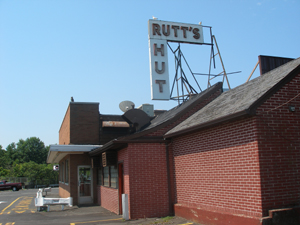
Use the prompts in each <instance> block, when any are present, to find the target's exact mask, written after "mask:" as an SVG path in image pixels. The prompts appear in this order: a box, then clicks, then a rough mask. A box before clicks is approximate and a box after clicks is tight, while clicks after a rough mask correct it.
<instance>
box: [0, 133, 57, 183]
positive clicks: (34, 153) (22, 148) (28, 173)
mask: <svg viewBox="0 0 300 225" xmlns="http://www.w3.org/2000/svg"><path fill="white" fill-rule="evenodd" d="M48 151H49V146H47V147H46V146H45V145H44V143H43V142H42V141H41V140H40V139H39V138H36V137H31V138H27V139H26V140H23V139H20V140H19V142H18V143H17V144H16V143H14V142H13V143H11V144H10V145H8V146H7V148H6V150H4V149H3V148H2V146H1V145H0V178H1V177H8V176H9V177H28V178H29V180H30V181H31V182H32V183H37V181H38V182H39V183H43V184H49V182H53V181H57V177H58V173H57V172H56V171H53V165H51V164H48V165H47V164H46V160H47V154H48Z"/></svg>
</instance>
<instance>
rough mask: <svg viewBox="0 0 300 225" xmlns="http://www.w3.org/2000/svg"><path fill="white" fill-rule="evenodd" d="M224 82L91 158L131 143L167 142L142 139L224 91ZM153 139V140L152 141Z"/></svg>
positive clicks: (110, 143)
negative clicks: (211, 96) (218, 92)
mask: <svg viewBox="0 0 300 225" xmlns="http://www.w3.org/2000/svg"><path fill="white" fill-rule="evenodd" d="M222 85H223V84H222V82H219V83H216V84H214V85H213V86H211V87H209V88H207V89H206V90H205V91H202V92H201V93H199V94H197V95H194V96H193V97H191V98H190V99H189V100H188V101H186V102H183V103H182V104H180V105H178V106H176V107H174V108H172V109H170V110H169V111H166V112H164V113H162V114H160V115H158V116H156V117H155V118H154V119H153V120H152V121H151V122H150V124H149V125H148V126H147V127H145V128H144V129H143V130H141V131H139V132H136V133H134V134H131V135H127V136H122V137H119V138H117V139H114V140H111V141H109V142H108V143H106V144H105V145H103V146H102V147H100V148H97V149H94V150H93V151H91V152H90V153H89V154H90V156H96V155H99V154H100V153H102V152H104V151H106V150H117V149H120V148H123V147H125V146H126V144H127V143H129V142H135V141H136V142H141V141H142V142H143V141H151V140H152V141H154V142H165V140H164V138H163V137H152V138H149V139H142V140H139V139H140V138H143V137H144V136H145V135H147V134H149V133H151V132H154V131H156V130H159V129H161V128H163V127H165V126H167V125H169V124H171V123H173V122H174V121H176V120H178V119H179V118H180V117H181V116H182V115H184V114H185V113H188V112H189V111H190V110H191V109H193V107H195V106H196V105H197V104H199V103H200V102H202V101H205V100H206V99H207V97H209V96H210V95H213V94H214V93H216V92H217V91H219V90H222V89H223V88H222ZM150 139H151V140H150Z"/></svg>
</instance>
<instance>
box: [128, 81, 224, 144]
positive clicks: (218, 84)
mask: <svg viewBox="0 0 300 225" xmlns="http://www.w3.org/2000/svg"><path fill="white" fill-rule="evenodd" d="M211 88H212V89H211V90H209V91H208V92H207V93H204V95H203V96H201V97H200V99H198V100H201V99H202V98H206V97H207V96H209V95H211V94H213V93H214V92H216V91H217V90H219V89H222V90H223V83H222V82H218V83H216V84H215V85H213V86H211ZM206 90H207V89H206ZM206 90H204V91H206ZM199 94H201V93H199ZM198 103H199V101H195V102H194V103H192V104H191V105H189V106H188V107H187V108H186V109H185V110H183V111H182V112H180V113H178V114H177V115H176V116H174V117H173V118H171V119H170V120H167V121H165V122H163V123H162V124H159V125H158V126H156V127H153V128H151V129H149V130H142V131H141V132H138V133H135V134H132V135H129V136H125V138H126V139H127V138H128V140H129V139H134V138H138V137H141V136H143V135H147V134H149V133H152V132H154V131H155V130H159V129H161V128H163V127H165V126H167V125H169V124H170V123H173V122H174V121H176V120H177V119H178V118H179V117H181V116H182V115H183V114H185V113H186V112H188V111H189V110H190V109H191V108H193V107H194V106H195V105H196V104H198Z"/></svg>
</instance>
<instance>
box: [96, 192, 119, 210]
mask: <svg viewBox="0 0 300 225" xmlns="http://www.w3.org/2000/svg"><path fill="white" fill-rule="evenodd" d="M99 187H100V195H101V206H102V207H104V208H106V209H108V210H109V211H111V212H114V213H116V214H119V203H118V189H114V188H109V187H104V186H99Z"/></svg>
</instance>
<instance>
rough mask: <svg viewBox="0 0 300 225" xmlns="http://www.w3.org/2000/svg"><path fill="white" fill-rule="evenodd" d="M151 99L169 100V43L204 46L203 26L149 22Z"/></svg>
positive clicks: (158, 21)
mask: <svg viewBox="0 0 300 225" xmlns="http://www.w3.org/2000/svg"><path fill="white" fill-rule="evenodd" d="M148 37H149V54H150V82H151V98H152V99H153V100H169V99H170V85H169V70H168V48H167V47H168V46H167V42H168V41H171V42H179V43H190V44H203V43H204V40H203V29H202V26H201V25H197V24H186V23H174V22H167V21H161V20H149V21H148Z"/></svg>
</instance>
